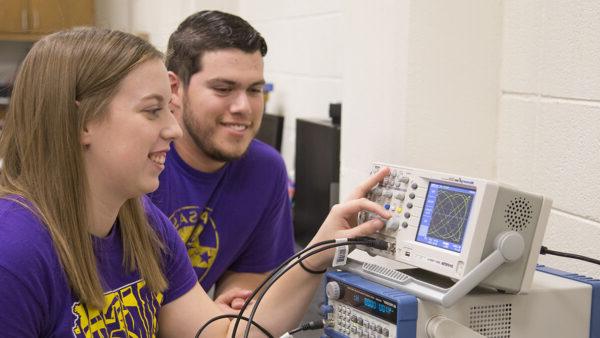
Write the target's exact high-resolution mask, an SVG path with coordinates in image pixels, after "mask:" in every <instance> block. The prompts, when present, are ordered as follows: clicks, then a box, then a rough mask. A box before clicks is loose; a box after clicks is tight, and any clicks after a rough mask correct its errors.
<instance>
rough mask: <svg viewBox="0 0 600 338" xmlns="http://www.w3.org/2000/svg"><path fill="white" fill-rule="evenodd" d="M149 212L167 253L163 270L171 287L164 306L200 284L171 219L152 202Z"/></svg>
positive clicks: (147, 201)
mask: <svg viewBox="0 0 600 338" xmlns="http://www.w3.org/2000/svg"><path fill="white" fill-rule="evenodd" d="M145 202H146V203H148V204H149V206H147V207H146V208H147V210H148V211H149V219H150V221H151V222H154V224H155V226H156V228H157V229H158V233H159V234H161V235H162V236H161V237H162V238H161V239H162V240H163V243H164V244H165V251H164V252H163V269H164V273H165V277H166V278H167V281H168V282H169V286H168V288H167V290H166V291H165V293H164V302H163V305H165V304H168V303H170V302H171V301H173V300H175V299H177V298H179V297H181V296H183V295H184V294H185V293H187V292H188V291H190V290H191V289H192V288H193V287H194V285H196V283H197V282H198V279H197V277H196V273H195V272H194V269H193V268H192V263H191V262H190V259H189V257H188V255H187V250H186V248H185V244H184V243H183V241H182V240H181V238H180V237H179V235H178V234H177V230H176V229H175V227H174V226H173V224H172V223H171V222H170V221H169V219H168V218H167V217H166V216H165V215H164V214H163V213H162V212H161V211H160V210H159V209H158V208H157V207H156V206H154V205H153V204H152V202H150V201H149V200H146V201H145Z"/></svg>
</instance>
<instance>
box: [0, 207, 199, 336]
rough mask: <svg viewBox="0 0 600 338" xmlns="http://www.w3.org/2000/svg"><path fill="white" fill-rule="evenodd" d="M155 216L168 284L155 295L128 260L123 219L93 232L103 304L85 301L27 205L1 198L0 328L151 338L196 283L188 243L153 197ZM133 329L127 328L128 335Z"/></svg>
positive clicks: (3, 331) (12, 332)
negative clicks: (102, 233)
mask: <svg viewBox="0 0 600 338" xmlns="http://www.w3.org/2000/svg"><path fill="white" fill-rule="evenodd" d="M145 205H146V210H147V214H148V217H149V219H150V223H151V224H152V225H153V227H154V229H155V230H156V232H157V234H158V235H159V237H160V238H161V239H162V240H163V242H164V244H165V247H166V251H165V253H164V254H163V257H162V258H163V264H164V265H163V266H164V273H165V276H166V278H167V280H168V282H169V287H168V289H167V290H166V291H165V292H163V293H159V294H152V293H151V292H150V290H149V288H148V287H147V286H146V285H145V282H144V280H142V279H141V278H140V276H139V274H138V273H137V272H133V273H131V272H129V271H128V270H127V269H125V268H124V267H123V263H122V262H123V245H122V241H121V234H120V231H119V228H118V227H119V226H118V224H117V225H115V226H114V227H113V229H112V230H111V232H110V233H109V235H108V236H107V237H104V238H97V237H94V238H93V240H94V246H95V253H96V258H97V264H98V270H99V271H100V276H101V279H102V282H103V287H104V290H105V294H104V299H105V307H104V309H102V311H98V310H95V309H93V308H88V307H87V306H85V305H83V304H81V303H80V302H79V301H78V299H77V298H76V297H75V295H74V294H73V292H72V291H71V289H70V288H69V285H68V281H67V279H66V275H65V273H64V271H63V269H62V267H61V265H60V261H59V258H58V256H57V254H56V252H55V250H54V246H53V242H52V239H51V237H50V234H49V233H48V231H47V230H46V228H45V226H44V225H43V224H42V223H41V222H40V220H39V219H38V218H37V217H36V216H35V215H34V214H33V213H32V212H31V211H30V210H29V209H27V208H25V207H23V206H22V205H20V204H18V203H16V202H14V201H10V200H8V199H6V198H0V220H1V221H0V243H2V244H1V245H0V285H1V287H0V309H2V310H1V311H0V335H1V336H2V337H21V338H22V337H88V336H92V337H113V336H115V337H116V336H119V337H121V336H123V337H125V336H127V337H129V336H137V337H151V336H154V335H155V334H156V330H157V324H158V318H157V316H158V312H159V310H160V307H161V306H162V305H165V304H167V303H169V302H171V301H173V300H175V299H177V298H178V297H180V296H182V295H183V294H185V293H186V292H187V291H189V290H190V289H191V288H192V287H193V286H194V285H195V284H196V276H195V274H194V271H193V269H192V268H191V265H190V263H189V260H188V259H187V257H186V256H187V255H186V252H185V247H184V246H183V244H182V243H181V241H180V240H179V238H178V236H177V232H176V231H174V229H173V226H172V225H171V224H170V222H169V220H168V219H166V217H165V216H164V215H162V213H160V211H159V210H158V209H157V208H156V207H155V206H154V205H152V203H150V202H149V201H148V202H146V203H145ZM128 332H129V334H128Z"/></svg>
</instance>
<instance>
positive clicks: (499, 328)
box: [469, 303, 512, 338]
mask: <svg viewBox="0 0 600 338" xmlns="http://www.w3.org/2000/svg"><path fill="white" fill-rule="evenodd" d="M469 328H471V329H472V330H473V331H475V332H478V333H479V334H481V335H483V336H485V337H487V338H510V337H511V336H510V334H511V329H512V304H511V303H505V304H490V305H474V306H471V309H470V311H469Z"/></svg>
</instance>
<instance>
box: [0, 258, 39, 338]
mask: <svg viewBox="0 0 600 338" xmlns="http://www.w3.org/2000/svg"><path fill="white" fill-rule="evenodd" d="M0 309H2V310H1V311H0V332H2V337H15V338H16V337H24V338H27V337H32V338H33V337H39V336H40V335H41V331H42V329H41V328H42V317H43V314H42V310H41V309H42V307H41V306H40V304H39V303H38V300H37V298H36V297H34V296H33V294H32V293H31V292H30V290H29V289H28V288H27V287H26V285H25V283H23V281H21V280H20V279H19V278H18V277H17V276H15V275H14V274H13V273H12V272H10V271H9V270H7V269H6V268H4V267H2V266H0Z"/></svg>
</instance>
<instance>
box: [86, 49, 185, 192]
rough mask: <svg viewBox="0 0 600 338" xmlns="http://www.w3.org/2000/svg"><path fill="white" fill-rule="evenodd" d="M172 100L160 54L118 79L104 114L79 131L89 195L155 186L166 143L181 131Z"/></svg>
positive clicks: (166, 149) (145, 188)
mask: <svg viewBox="0 0 600 338" xmlns="http://www.w3.org/2000/svg"><path fill="white" fill-rule="evenodd" d="M170 99H171V90H170V87H169V80H168V76H167V70H166V69H165V66H164V65H163V63H162V61H161V60H159V59H155V60H150V61H147V62H145V63H143V64H141V65H139V66H138V67H137V68H135V69H134V70H133V71H132V72H131V73H129V74H128V75H127V76H126V77H125V78H124V79H123V80H122V81H121V83H120V85H119V89H118V91H117V93H116V95H115V96H114V98H113V99H112V101H111V102H110V104H109V106H108V112H107V113H106V116H105V118H102V119H100V120H98V121H92V122H90V123H88V125H87V126H86V129H85V130H84V132H83V135H82V143H83V144H84V146H85V150H84V159H85V166H86V172H87V175H88V180H89V185H90V188H91V193H92V195H94V196H97V197H100V196H104V197H109V198H117V199H118V201H120V200H123V199H129V198H132V197H138V196H141V195H143V194H146V193H148V192H151V191H154V190H156V188H158V175H159V174H160V173H161V171H162V170H163V169H164V163H165V157H166V155H167V152H168V150H169V146H170V143H171V141H172V140H173V139H175V138H177V137H180V136H181V129H180V128H179V125H178V124H177V122H176V120H175V118H174V116H173V114H172V113H171V111H170V110H169V106H168V104H169V101H170ZM123 201H124V200H123Z"/></svg>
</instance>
